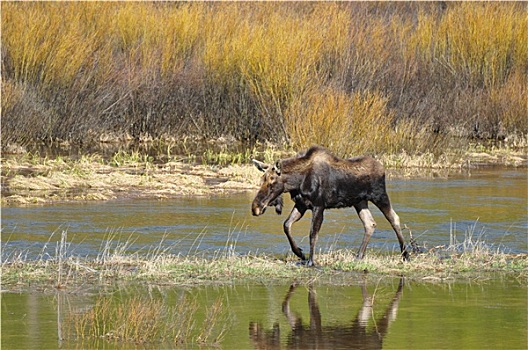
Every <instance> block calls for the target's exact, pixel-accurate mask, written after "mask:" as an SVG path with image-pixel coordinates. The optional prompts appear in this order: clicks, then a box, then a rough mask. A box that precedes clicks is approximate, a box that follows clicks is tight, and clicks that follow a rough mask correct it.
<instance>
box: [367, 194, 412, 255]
mask: <svg viewBox="0 0 528 350" xmlns="http://www.w3.org/2000/svg"><path fill="white" fill-rule="evenodd" d="M374 204H376V206H377V207H378V208H379V209H380V210H381V212H382V213H383V215H385V218H386V219H387V221H389V223H390V224H391V226H392V228H393V230H394V232H395V233H396V237H398V242H399V243H400V251H401V254H402V256H403V259H404V260H409V252H407V249H405V241H404V239H403V234H402V232H401V226H400V217H399V216H398V214H396V212H395V211H394V209H392V206H391V204H390V201H389V197H388V196H387V195H385V196H384V197H383V201H381V202H380V203H374Z"/></svg>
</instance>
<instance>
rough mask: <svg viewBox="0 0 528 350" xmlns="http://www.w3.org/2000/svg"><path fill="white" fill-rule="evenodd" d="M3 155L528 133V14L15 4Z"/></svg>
mask: <svg viewBox="0 0 528 350" xmlns="http://www.w3.org/2000/svg"><path fill="white" fill-rule="evenodd" d="M1 6H2V49H1V50H2V72H3V74H2V124H3V125H2V145H3V146H5V145H7V144H9V143H18V144H28V143H30V142H34V141H45V142H52V141H56V140H59V141H68V142H74V143H78V144H87V143H94V142H98V141H100V140H108V139H110V140H125V139H126V140H128V139H130V138H132V139H136V140H152V139H167V140H172V141H174V140H178V139H183V138H185V137H187V136H193V135H194V136H199V137H203V138H217V137H220V136H231V137H234V138H235V139H236V140H239V141H243V142H249V144H250V147H252V145H253V144H254V143H255V142H257V141H271V142H276V143H282V142H286V143H288V144H289V145H290V146H292V147H304V146H307V145H309V144H313V143H321V144H323V145H325V146H329V147H331V148H333V149H335V150H336V152H338V153H340V154H342V155H343V154H350V153H354V152H358V151H363V152H372V153H390V152H394V151H395V150H398V151H399V150H401V149H404V150H406V151H407V152H410V153H413V152H425V151H431V150H433V151H437V150H438V149H439V147H438V145H437V144H436V143H433V144H431V143H429V141H430V140H431V139H432V138H431V137H430V135H431V133H435V135H456V136H465V137H476V138H495V139H500V138H505V137H507V136H510V135H525V134H527V133H528V112H527V110H528V108H527V107H528V106H527V102H526V101H527V99H526V91H527V86H528V78H527V76H528V63H527V62H528V46H527V45H526V42H528V29H527V28H528V15H527V14H528V7H527V5H526V4H523V3H478V4H473V3H472V4H465V3H447V4H440V3H280V4H267V3H252V4H247V3H126V2H125V3H111V2H88V3H86V2H74V3H36V2H29V3H18V2H16V3H15V2H4V3H2V5H1Z"/></svg>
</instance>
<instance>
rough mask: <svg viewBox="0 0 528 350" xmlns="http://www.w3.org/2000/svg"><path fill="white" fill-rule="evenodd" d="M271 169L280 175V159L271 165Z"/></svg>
mask: <svg viewBox="0 0 528 350" xmlns="http://www.w3.org/2000/svg"><path fill="white" fill-rule="evenodd" d="M273 170H274V171H275V172H276V173H277V175H279V176H280V174H281V161H280V160H278V161H276V162H275V165H274V166H273Z"/></svg>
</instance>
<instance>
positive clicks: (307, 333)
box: [249, 278, 404, 349]
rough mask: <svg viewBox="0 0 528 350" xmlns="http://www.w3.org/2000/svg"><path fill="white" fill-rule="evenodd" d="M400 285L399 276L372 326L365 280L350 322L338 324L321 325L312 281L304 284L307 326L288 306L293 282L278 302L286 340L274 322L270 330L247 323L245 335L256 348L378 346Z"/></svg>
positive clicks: (371, 299) (371, 303) (391, 317)
mask: <svg viewBox="0 0 528 350" xmlns="http://www.w3.org/2000/svg"><path fill="white" fill-rule="evenodd" d="M403 287H404V279H403V278H401V279H400V282H399V285H398V290H397V291H396V293H395V295H394V297H393V298H392V300H391V301H390V303H389V305H388V306H387V307H386V309H385V313H384V314H383V315H382V316H381V317H380V318H379V319H377V320H375V319H374V322H375V327H374V328H371V327H369V321H372V320H373V316H374V312H373V309H374V300H375V298H374V296H371V295H369V293H368V291H367V285H366V281H363V282H362V283H361V294H362V297H363V304H362V305H361V308H360V309H359V311H358V313H357V314H356V317H355V318H354V319H353V320H352V321H351V322H347V323H345V324H342V325H339V324H337V325H336V324H332V325H323V322H322V317H321V312H320V310H319V304H318V302H317V298H316V295H317V294H316V291H315V289H314V287H313V284H310V285H309V286H308V308H309V312H310V324H309V326H307V325H305V324H303V320H302V319H301V317H300V316H298V315H297V314H296V313H294V312H292V311H291V308H290V301H291V298H292V296H293V294H294V292H295V290H296V289H297V285H295V284H294V285H291V286H290V288H289V290H288V293H287V294H286V297H285V298H284V301H283V303H282V313H283V315H284V316H285V317H286V319H287V320H288V324H289V326H290V329H291V333H290V334H289V335H288V337H287V339H288V340H287V343H286V344H281V332H280V331H281V329H280V325H279V324H278V323H276V324H275V325H274V327H273V329H272V330H266V329H264V327H262V325H261V324H260V323H258V322H250V323H249V336H250V339H251V340H252V342H253V344H254V346H255V348H256V349H284V348H286V349H315V348H317V349H335V348H347V349H382V348H383V340H384V337H385V336H386V335H387V333H388V331H389V328H390V326H391V324H392V322H393V321H394V320H395V319H396V316H397V313H398V308H399V303H400V300H401V297H402V294H403ZM283 338H284V337H282V339H283ZM283 345H285V346H283Z"/></svg>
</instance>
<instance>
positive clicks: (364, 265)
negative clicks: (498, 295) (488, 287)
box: [2, 229, 528, 289]
mask: <svg viewBox="0 0 528 350" xmlns="http://www.w3.org/2000/svg"><path fill="white" fill-rule="evenodd" d="M228 236H229V237H230V235H228ZM66 238H67V233H66V232H63V234H62V235H61V239H60V240H59V241H58V242H57V249H56V254H55V256H47V257H44V256H41V257H40V258H37V259H36V260H31V259H28V257H27V254H24V252H14V251H13V252H11V253H10V254H9V256H5V255H4V256H3V262H2V285H3V288H25V287H28V286H29V285H39V284H44V285H46V284H51V285H52V286H53V287H56V288H67V289H68V288H71V289H75V288H77V286H79V285H86V284H95V285H97V284H99V283H101V282H103V281H105V280H114V281H115V280H122V281H148V282H149V283H160V284H178V285H194V284H218V283H220V284H221V283H232V282H233V281H259V282H263V283H273V281H284V280H292V279H302V280H307V279H316V280H320V281H322V282H325V283H330V284H331V283H332V279H333V278H337V277H339V278H341V277H342V275H343V273H345V276H347V275H346V273H348V272H370V273H374V274H380V275H387V276H396V275H403V276H405V277H407V278H409V279H416V280H421V279H426V280H427V279H446V278H448V279H453V278H457V277H461V278H486V276H487V274H488V273H502V274H506V275H512V276H514V277H516V278H519V279H523V278H526V277H528V275H527V272H528V255H526V254H507V253H504V252H502V251H501V249H498V248H494V247H492V246H490V245H488V244H486V243H485V242H484V241H482V239H481V238H482V237H478V236H475V234H474V232H472V231H471V229H470V230H468V231H467V232H465V233H464V238H463V240H459V239H458V238H457V237H456V235H455V233H454V232H453V233H452V235H451V239H450V242H449V243H446V244H445V245H442V246H437V247H433V248H429V249H422V251H423V253H415V254H413V256H412V259H411V262H410V263H406V262H403V261H402V259H401V257H400V255H399V254H397V253H394V254H387V253H383V254H381V253H376V252H374V251H369V252H368V253H367V255H366V257H365V258H364V259H363V260H357V259H356V255H355V251H352V250H348V249H347V250H335V249H329V250H326V251H319V252H318V253H317V256H316V260H317V261H316V262H317V263H318V264H319V268H314V269H311V268H305V267H303V266H301V265H300V264H299V262H298V260H297V259H296V258H295V257H293V255H292V254H289V255H288V256H282V257H271V256H266V255H254V254H246V255H239V254H237V253H236V241H234V242H233V241H231V239H229V240H228V241H227V242H226V245H225V248H224V249H220V250H218V251H217V252H215V253H213V254H211V252H209V253H208V254H209V255H208V257H205V256H204V255H203V254H201V253H200V252H198V251H196V252H194V253H193V254H191V252H189V255H173V254H168V253H167V249H164V248H163V242H160V244H159V247H157V248H154V249H148V251H147V252H146V253H145V252H144V251H143V252H142V251H141V250H140V251H139V252H136V253H133V254H130V253H127V250H128V247H129V246H130V245H131V243H132V242H129V241H120V240H119V239H117V241H116V238H115V237H113V236H111V235H110V236H109V237H108V239H107V241H106V244H103V245H102V246H101V253H100V254H99V255H98V257H97V258H94V259H87V258H81V257H78V256H72V255H71V254H69V251H70V249H72V247H71V246H70V244H69V243H68V242H67V239H66ZM349 277H350V278H355V276H352V275H349Z"/></svg>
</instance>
